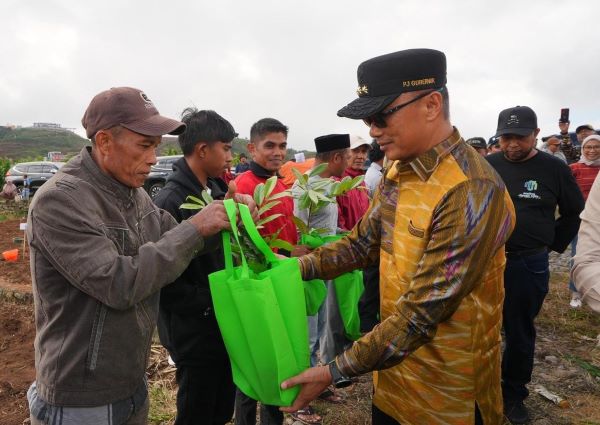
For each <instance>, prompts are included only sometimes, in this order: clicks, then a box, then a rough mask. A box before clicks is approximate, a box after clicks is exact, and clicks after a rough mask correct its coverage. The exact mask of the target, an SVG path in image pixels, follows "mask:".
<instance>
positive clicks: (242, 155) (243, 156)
mask: <svg viewBox="0 0 600 425" xmlns="http://www.w3.org/2000/svg"><path fill="white" fill-rule="evenodd" d="M242 158H246V159H248V157H247V156H246V154H245V153H243V152H242V153H241V154H240V159H242Z"/></svg>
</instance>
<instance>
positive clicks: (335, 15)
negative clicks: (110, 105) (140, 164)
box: [0, 0, 600, 149]
mask: <svg viewBox="0 0 600 425" xmlns="http://www.w3.org/2000/svg"><path fill="white" fill-rule="evenodd" d="M582 11H585V15H586V16H590V17H594V16H597V15H598V12H599V11H600V4H598V3H597V2H593V1H590V0H588V1H579V2H569V1H567V2H560V3H558V2H556V3H552V4H550V3H549V2H545V1H531V2H520V1H515V0H508V1H504V2H502V3H489V2H481V1H466V0H463V1H455V2H447V1H441V0H434V1H429V2H422V1H413V0H410V1H397V2H389V1H383V0H374V1H372V2H370V3H365V2H359V1H356V0H349V1H341V0H332V1H326V2H325V1H320V2H316V1H303V2H300V1H289V2H276V1H266V0H256V1H253V2H236V1H233V0H223V1H220V2H210V3H209V2H184V1H173V2H170V3H165V2H159V1H145V2H141V1H134V2H122V1H116V0H106V1H104V2H96V3H88V2H72V1H68V0H55V1H50V0H49V1H42V0H36V1H28V2H20V1H10V0H9V1H7V2H2V4H1V5H0V15H2V16H3V17H7V18H6V19H4V22H3V26H2V27H0V39H2V40H3V55H2V56H1V59H0V65H1V69H2V73H0V99H1V100H0V123H5V122H11V123H15V124H22V125H30V124H31V123H32V122H34V121H52V122H59V123H61V124H63V125H64V126H66V127H79V126H80V123H79V121H80V119H81V116H82V115H83V112H84V110H85V108H86V106H87V104H88V103H89V101H90V99H91V98H92V97H93V95H94V94H96V93H97V92H99V91H101V90H104V89H106V88H109V87H113V86H120V85H129V86H134V87H139V88H142V89H143V90H144V91H146V93H148V95H149V96H150V97H151V98H152V99H153V101H154V102H155V103H156V105H157V106H158V108H159V110H160V111H161V113H163V114H165V115H170V116H178V115H179V114H180V112H181V111H182V110H183V109H184V108H185V107H187V106H190V105H195V106H197V107H199V108H207V109H214V110H216V111H217V112H219V113H220V114H222V115H223V116H225V117H226V118H227V119H229V120H230V121H231V122H232V123H233V124H234V126H235V128H236V130H237V131H238V132H239V133H240V135H242V136H244V135H246V136H247V135H248V133H249V128H250V126H251V125H252V123H253V122H255V121H256V120H258V119H260V118H263V117H266V116H272V117H275V118H278V119H280V120H281V121H283V122H284V123H286V124H288V125H289V126H290V138H289V141H290V145H291V146H292V147H294V148H309V149H310V148H312V147H313V142H312V140H313V139H314V137H316V136H318V135H321V134H325V133H331V132H346V131H348V132H353V133H357V134H359V135H361V136H363V137H368V131H367V130H368V129H367V128H366V127H365V126H364V125H363V124H362V123H361V122H356V121H351V120H347V119H341V118H338V117H337V116H336V112H337V110H338V109H339V108H340V107H342V106H344V105H345V104H346V103H348V102H350V101H351V100H353V99H354V97H355V90H356V84H357V83H356V68H357V66H358V65H359V64H360V62H362V61H364V60H366V59H368V58H370V57H374V56H377V55H380V54H384V53H389V52H392V51H396V50H401V49H405V48H412V47H431V48H437V49H440V50H442V51H444V52H445V53H446V55H447V58H448V87H449V91H450V94H451V111H452V119H453V123H454V124H455V125H456V126H458V128H459V129H460V130H461V132H462V133H463V135H464V136H465V137H471V136H479V135H481V136H484V137H489V136H490V135H491V134H493V133H494V130H495V126H496V120H497V116H498V112H499V111H500V110H501V109H504V108H506V107H509V106H514V105H517V104H525V105H529V106H531V107H533V108H534V110H536V112H537V113H538V117H539V121H540V126H541V128H542V134H547V133H550V132H554V131H556V130H557V129H556V121H557V119H558V115H559V111H560V108H562V107H570V108H571V117H572V121H573V124H574V126H575V125H576V124H579V123H583V122H591V123H592V124H594V125H596V126H600V117H599V116H598V112H597V111H598V109H599V108H598V107H599V106H600V105H599V101H598V97H597V96H595V93H597V92H598V89H599V88H600V80H599V79H598V78H597V76H596V75H595V74H596V70H597V69H598V63H597V62H598V59H596V57H595V56H596V55H595V54H594V52H595V47H596V46H595V44H596V43H597V41H598V40H597V37H594V36H593V27H590V26H589V25H586V22H585V21H584V20H581V19H579V16H581V14H582Z"/></svg>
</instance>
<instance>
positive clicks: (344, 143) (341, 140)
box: [315, 134, 350, 153]
mask: <svg viewBox="0 0 600 425" xmlns="http://www.w3.org/2000/svg"><path fill="white" fill-rule="evenodd" d="M349 147H350V135H349V134H328V135H326V136H319V137H317V138H316V139H315V148H317V153H324V152H331V151H335V150H338V149H346V148H349Z"/></svg>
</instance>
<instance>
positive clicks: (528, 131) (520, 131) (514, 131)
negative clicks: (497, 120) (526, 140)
mask: <svg viewBox="0 0 600 425" xmlns="http://www.w3.org/2000/svg"><path fill="white" fill-rule="evenodd" d="M534 131H535V128H503V129H502V130H498V131H497V132H496V135H495V136H494V137H500V136H504V135H505V134H516V135H517V136H529V135H530V134H532V133H533V132H534Z"/></svg>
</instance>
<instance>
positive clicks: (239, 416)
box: [235, 389, 283, 425]
mask: <svg viewBox="0 0 600 425" xmlns="http://www.w3.org/2000/svg"><path fill="white" fill-rule="evenodd" d="M256 403H258V402H257V401H256V400H254V399H252V398H250V397H248V396H247V395H246V394H244V393H243V392H241V391H240V390H239V389H238V390H237V392H236V394H235V425H255V424H256ZM281 424H283V412H281V411H280V410H279V407H278V406H266V405H264V404H262V403H261V404H260V425H281Z"/></svg>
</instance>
